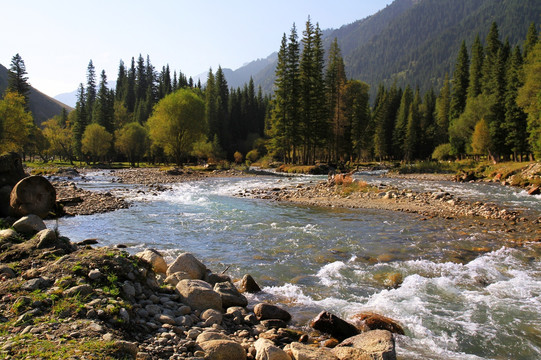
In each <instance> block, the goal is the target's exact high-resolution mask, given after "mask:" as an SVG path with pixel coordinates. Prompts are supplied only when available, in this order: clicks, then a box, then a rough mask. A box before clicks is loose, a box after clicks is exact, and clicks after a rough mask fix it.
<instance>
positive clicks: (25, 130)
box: [0, 91, 33, 153]
mask: <svg viewBox="0 0 541 360" xmlns="http://www.w3.org/2000/svg"><path fill="white" fill-rule="evenodd" d="M32 125H33V120H32V115H31V114H30V113H29V112H27V111H26V110H25V100H24V96H23V95H21V94H19V93H17V92H11V91H8V92H7V93H5V94H4V98H3V99H1V100H0V153H3V152H6V151H22V150H23V147H24V145H25V144H26V143H27V139H28V136H29V135H30V131H31V129H32Z"/></svg>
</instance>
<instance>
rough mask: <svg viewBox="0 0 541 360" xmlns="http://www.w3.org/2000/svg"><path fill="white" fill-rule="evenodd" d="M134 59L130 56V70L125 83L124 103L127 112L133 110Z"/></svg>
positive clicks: (134, 98)
mask: <svg viewBox="0 0 541 360" xmlns="http://www.w3.org/2000/svg"><path fill="white" fill-rule="evenodd" d="M135 100H136V97H135V60H134V58H133V57H132V58H131V66H130V70H128V80H127V85H126V95H125V100H124V103H125V104H126V109H128V112H129V113H133V112H134V111H135Z"/></svg>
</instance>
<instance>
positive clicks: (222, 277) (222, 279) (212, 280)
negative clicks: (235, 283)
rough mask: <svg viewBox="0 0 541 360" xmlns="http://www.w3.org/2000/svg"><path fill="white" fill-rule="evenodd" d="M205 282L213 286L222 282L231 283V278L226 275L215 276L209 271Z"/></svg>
mask: <svg viewBox="0 0 541 360" xmlns="http://www.w3.org/2000/svg"><path fill="white" fill-rule="evenodd" d="M203 280H205V281H206V282H208V283H209V284H210V285H212V286H214V285H216V284H218V283H222V282H231V278H230V277H229V276H227V275H224V274H215V273H211V272H209V271H207V273H206V274H205V278H204V279H203Z"/></svg>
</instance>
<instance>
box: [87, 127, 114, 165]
mask: <svg viewBox="0 0 541 360" xmlns="http://www.w3.org/2000/svg"><path fill="white" fill-rule="evenodd" d="M112 141H113V135H112V134H110V133H108V132H107V130H105V128H104V127H103V126H101V125H99V124H90V125H88V126H87V127H86V129H85V132H84V134H83V139H82V141H81V142H82V147H81V151H82V152H83V154H86V155H88V156H89V157H90V159H91V161H92V162H94V163H95V162H96V161H98V160H99V159H101V158H103V157H104V156H105V155H107V153H108V152H109V150H110V149H111V143H112Z"/></svg>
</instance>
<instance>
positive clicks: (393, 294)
mask: <svg viewBox="0 0 541 360" xmlns="http://www.w3.org/2000/svg"><path fill="white" fill-rule="evenodd" d="M363 176H365V175H363ZM317 179H318V178H311V177H293V178H276V177H271V176H269V177H257V178H232V179H209V180H205V181H200V182H189V183H183V184H178V185H174V186H172V188H171V190H168V191H165V192H161V193H153V192H152V191H150V190H145V193H140V192H137V191H136V190H137V189H136V188H134V187H133V186H126V185H122V189H121V190H119V193H120V194H122V195H123V196H125V197H127V198H128V199H129V200H131V201H132V202H133V206H132V207H131V208H129V209H124V210H119V211H116V212H114V213H108V214H99V215H91V216H76V217H72V218H64V219H60V220H59V223H58V226H59V231H60V232H61V234H63V235H65V236H68V237H70V238H71V240H72V241H80V240H83V239H86V238H97V239H98V240H99V243H100V244H101V245H115V244H119V243H122V244H125V245H127V246H128V251H130V252H137V251H139V250H140V249H143V248H147V247H152V248H156V249H158V250H160V251H162V252H163V253H164V254H165V255H166V259H167V260H168V261H172V260H173V259H174V258H175V256H176V255H177V254H179V253H180V252H183V251H189V252H192V253H193V254H194V255H196V256H197V257H198V258H199V259H201V260H202V261H203V262H204V263H205V264H206V265H207V266H208V267H209V268H210V269H212V270H213V271H215V272H221V271H223V270H225V269H228V270H227V272H226V273H227V274H229V275H231V276H232V277H234V278H240V277H241V276H242V275H244V274H245V273H250V274H251V275H252V276H253V277H254V278H255V279H256V281H257V282H258V283H259V284H260V285H261V286H262V287H263V290H264V292H263V293H262V294H258V295H257V296H252V297H251V298H250V301H251V302H252V303H255V302H257V301H261V300H270V301H279V302H281V303H283V304H285V306H287V307H288V309H289V310H290V312H292V313H293V315H294V320H295V321H296V322H297V324H298V325H299V326H303V325H305V324H306V323H307V321H308V320H309V319H310V318H312V317H313V316H315V315H316V314H317V313H318V312H319V311H321V310H323V309H325V310H329V311H331V312H333V313H335V314H337V315H339V316H341V317H343V318H346V319H347V318H350V317H352V316H353V315H355V314H356V313H359V312H362V311H375V312H378V313H381V314H383V315H386V316H389V317H391V318H394V319H396V320H397V321H399V322H400V323H401V324H402V325H403V326H404V328H405V330H406V336H399V337H398V338H397V347H398V349H397V350H398V353H399V355H400V356H401V358H403V359H425V358H431V359H485V358H490V359H508V358H513V359H534V358H541V314H540V312H539V308H540V305H541V266H540V265H541V263H540V257H539V255H540V253H541V250H540V249H539V247H538V246H536V245H534V244H532V245H526V246H524V247H521V248H507V247H505V246H503V245H502V242H501V240H502V238H503V237H505V234H501V233H498V232H491V231H482V230H483V229H477V228H476V227H475V226H473V227H471V226H470V225H471V224H469V223H467V222H457V221H456V220H455V221H453V220H442V219H429V220H424V221H421V220H420V219H421V218H420V217H418V216H416V215H412V214H405V213H397V212H388V211H380V210H362V209H357V210H351V209H333V208H317V207H304V206H295V205H291V204H283V203H275V202H270V201H265V200H255V199H248V198H242V197H237V196H235V195H236V194H238V193H239V192H241V191H242V190H243V189H250V188H267V187H281V186H286V185H291V184H296V183H303V182H309V181H316V180H317ZM89 180H90V182H88V183H86V184H84V186H85V187H88V188H94V189H100V188H107V189H111V188H119V187H120V185H118V184H113V185H110V184H109V181H110V178H109V177H108V176H107V175H105V176H104V175H99V176H95V177H92V176H90V177H89ZM366 180H367V181H373V182H392V181H395V180H390V179H381V178H375V177H369V176H368V177H366ZM115 185H117V186H115ZM397 185H400V184H397ZM414 185H415V186H419V187H422V188H425V187H427V186H433V187H436V188H437V187H446V186H448V185H449V184H447V183H441V184H437V183H430V184H425V185H423V184H422V183H412V184H410V185H409V186H408V187H409V188H411V187H413V186H414ZM452 185H453V186H459V188H457V189H456V190H454V191H451V192H453V193H455V192H457V193H459V194H460V196H461V197H464V198H466V197H468V196H469V197H472V198H475V197H478V198H480V199H490V200H491V201H493V202H501V203H505V202H512V204H513V206H516V207H518V208H521V207H522V208H527V209H529V210H530V211H536V208H535V206H536V203H535V202H533V205H531V204H532V199H530V198H528V199H527V201H526V202H521V198H524V199H526V198H525V197H524V196H522V195H521V194H520V192H513V193H506V191H507V189H508V188H503V187H499V189H501V191H500V192H498V191H499V190H498V188H496V187H490V186H489V187H473V186H471V185H473V184H465V186H462V187H460V184H452ZM447 191H449V190H447ZM494 192H495V193H494ZM501 192H503V193H501ZM485 201H486V200H485ZM393 276H394V277H398V278H401V279H402V280H403V281H402V284H401V285H400V286H399V287H397V288H391V287H389V286H388V285H389V284H388V282H386V279H389V278H391V277H393Z"/></svg>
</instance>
